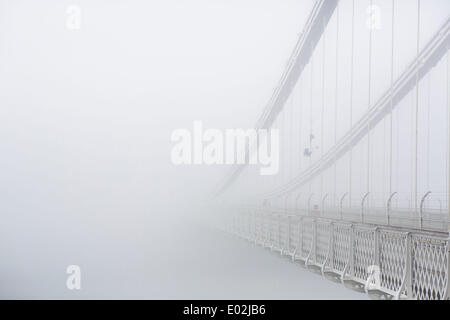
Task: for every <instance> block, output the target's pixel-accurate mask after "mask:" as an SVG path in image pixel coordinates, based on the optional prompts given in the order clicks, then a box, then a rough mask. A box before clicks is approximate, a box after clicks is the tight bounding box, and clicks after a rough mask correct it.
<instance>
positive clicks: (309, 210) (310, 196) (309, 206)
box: [308, 193, 314, 216]
mask: <svg viewBox="0 0 450 320" xmlns="http://www.w3.org/2000/svg"><path fill="white" fill-rule="evenodd" d="M313 196H314V193H311V194H310V195H309V198H308V215H309V216H311V215H312V214H311V198H312V197H313Z"/></svg>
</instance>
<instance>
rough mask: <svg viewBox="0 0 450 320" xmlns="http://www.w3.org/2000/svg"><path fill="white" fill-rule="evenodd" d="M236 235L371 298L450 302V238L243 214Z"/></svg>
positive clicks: (264, 213) (405, 230)
mask: <svg viewBox="0 0 450 320" xmlns="http://www.w3.org/2000/svg"><path fill="white" fill-rule="evenodd" d="M233 221H234V223H233V224H232V230H231V231H232V232H233V233H235V234H237V235H239V236H241V237H244V238H245V239H247V240H249V241H252V242H254V243H256V244H259V245H261V246H263V247H266V248H270V250H274V251H278V252H280V254H281V255H287V256H290V257H291V259H292V261H294V262H298V263H300V264H301V265H302V266H304V267H306V268H308V269H310V270H311V271H315V272H318V273H320V274H322V275H323V276H325V277H326V278H328V279H330V280H332V281H337V282H341V283H342V284H344V285H345V286H347V287H349V288H351V289H354V290H356V291H360V292H366V293H367V294H369V296H371V297H372V298H381V299H420V300H423V299H424V300H435V299H438V300H441V299H449V290H450V287H449V268H450V266H449V259H450V254H449V250H450V244H449V234H448V233H445V232H437V231H424V230H416V229H409V228H406V227H394V226H387V225H375V224H369V223H361V222H349V221H343V220H336V219H330V218H323V217H312V216H305V215H298V214H286V213H285V212H280V211H277V210H274V209H270V210H268V209H267V208H259V209H255V208H253V210H251V211H249V210H248V208H246V209H245V210H243V214H242V215H239V218H236V217H235V219H233Z"/></svg>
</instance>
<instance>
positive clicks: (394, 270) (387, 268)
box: [379, 230, 408, 294]
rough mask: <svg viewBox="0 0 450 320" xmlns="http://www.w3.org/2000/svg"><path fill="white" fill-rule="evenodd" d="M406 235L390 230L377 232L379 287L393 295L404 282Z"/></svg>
mask: <svg viewBox="0 0 450 320" xmlns="http://www.w3.org/2000/svg"><path fill="white" fill-rule="evenodd" d="M407 241H408V233H406V232H396V231H390V230H380V231H379V245H380V248H379V250H380V262H379V264H380V265H379V267H380V285H381V288H382V289H384V291H386V292H388V293H390V294H394V293H396V292H398V291H399V290H400V289H401V286H402V284H403V281H404V280H405V279H404V278H405V272H406V263H407V261H406V260H407V259H406V254H407Z"/></svg>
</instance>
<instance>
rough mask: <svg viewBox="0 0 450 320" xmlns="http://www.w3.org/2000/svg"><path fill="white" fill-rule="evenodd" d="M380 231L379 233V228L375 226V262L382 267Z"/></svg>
mask: <svg viewBox="0 0 450 320" xmlns="http://www.w3.org/2000/svg"><path fill="white" fill-rule="evenodd" d="M380 255H381V252H380V233H379V228H378V227H376V228H375V261H374V264H375V265H376V266H377V267H379V268H380V270H381V267H380Z"/></svg>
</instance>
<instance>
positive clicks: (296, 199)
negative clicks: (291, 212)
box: [295, 193, 302, 211]
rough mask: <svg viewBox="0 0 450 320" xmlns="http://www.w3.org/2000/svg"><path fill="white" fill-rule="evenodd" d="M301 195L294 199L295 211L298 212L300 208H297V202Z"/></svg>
mask: <svg viewBox="0 0 450 320" xmlns="http://www.w3.org/2000/svg"><path fill="white" fill-rule="evenodd" d="M301 196H302V194H301V193H299V194H298V196H297V197H296V198H295V209H296V211H298V210H299V209H300V208H299V207H298V201H299V200H300V198H301Z"/></svg>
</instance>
